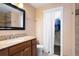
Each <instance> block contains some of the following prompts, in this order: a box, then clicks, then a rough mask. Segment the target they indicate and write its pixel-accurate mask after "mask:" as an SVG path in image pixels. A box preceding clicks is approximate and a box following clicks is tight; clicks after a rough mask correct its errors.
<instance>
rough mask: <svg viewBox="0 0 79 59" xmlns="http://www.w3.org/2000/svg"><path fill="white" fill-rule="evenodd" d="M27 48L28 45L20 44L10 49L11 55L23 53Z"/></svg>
mask: <svg viewBox="0 0 79 59" xmlns="http://www.w3.org/2000/svg"><path fill="white" fill-rule="evenodd" d="M25 46H26V43H25V42H23V43H20V44H17V45H15V46H12V47H10V48H9V55H13V54H15V53H17V52H20V51H22V50H23V49H25Z"/></svg>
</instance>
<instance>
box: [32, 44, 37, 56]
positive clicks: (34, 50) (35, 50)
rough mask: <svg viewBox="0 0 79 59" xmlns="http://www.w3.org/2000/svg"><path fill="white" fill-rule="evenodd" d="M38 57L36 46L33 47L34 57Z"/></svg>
mask: <svg viewBox="0 0 79 59" xmlns="http://www.w3.org/2000/svg"><path fill="white" fill-rule="evenodd" d="M36 55H37V48H36V45H33V46H32V56H36Z"/></svg>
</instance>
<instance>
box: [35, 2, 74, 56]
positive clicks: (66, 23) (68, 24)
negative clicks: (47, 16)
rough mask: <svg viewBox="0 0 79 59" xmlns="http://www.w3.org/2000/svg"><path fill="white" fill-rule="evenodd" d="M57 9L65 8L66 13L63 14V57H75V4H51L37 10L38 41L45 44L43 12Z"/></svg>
mask: <svg viewBox="0 0 79 59" xmlns="http://www.w3.org/2000/svg"><path fill="white" fill-rule="evenodd" d="M57 7H63V9H64V13H63V41H64V42H63V55H65V56H69V55H70V56H71V55H75V31H74V28H75V27H74V25H75V18H74V17H75V15H74V11H75V8H74V4H68V3H67V4H66V3H65V4H64V3H63V4H62V3H61V4H59V3H58V4H56V3H50V4H48V5H45V6H42V7H39V8H37V9H36V35H37V39H38V40H39V41H40V44H43V42H42V40H43V39H42V36H43V32H42V30H43V29H42V28H43V27H42V26H43V25H42V21H43V11H44V10H46V9H50V8H57ZM72 12H73V14H72Z"/></svg>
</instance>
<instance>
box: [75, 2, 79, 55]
mask: <svg viewBox="0 0 79 59" xmlns="http://www.w3.org/2000/svg"><path fill="white" fill-rule="evenodd" d="M75 6H76V7H75V8H76V9H79V4H76V5H75ZM75 18H76V19H75V55H76V56H79V15H75Z"/></svg>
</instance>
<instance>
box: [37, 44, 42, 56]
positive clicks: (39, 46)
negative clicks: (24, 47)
mask: <svg viewBox="0 0 79 59" xmlns="http://www.w3.org/2000/svg"><path fill="white" fill-rule="evenodd" d="M37 55H38V56H42V55H43V45H39V44H38V45H37Z"/></svg>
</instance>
